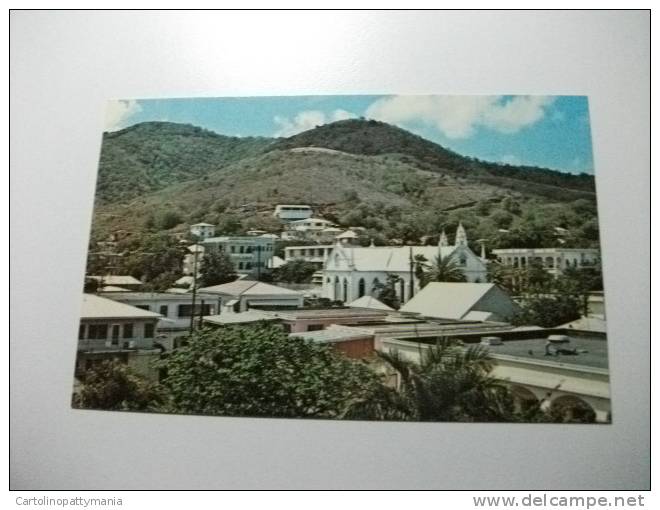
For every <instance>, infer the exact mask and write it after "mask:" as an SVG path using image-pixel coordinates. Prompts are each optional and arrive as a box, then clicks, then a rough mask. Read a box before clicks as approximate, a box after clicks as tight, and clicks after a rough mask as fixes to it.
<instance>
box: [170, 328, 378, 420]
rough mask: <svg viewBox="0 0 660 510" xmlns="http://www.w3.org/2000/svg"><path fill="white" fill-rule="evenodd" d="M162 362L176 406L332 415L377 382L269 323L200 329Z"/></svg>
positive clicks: (356, 365) (179, 409) (360, 367)
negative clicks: (219, 328)
mask: <svg viewBox="0 0 660 510" xmlns="http://www.w3.org/2000/svg"><path fill="white" fill-rule="evenodd" d="M163 366H164V368H166V370H167V377H166V378H165V380H164V385H165V387H166V389H167V391H168V393H169V396H170V401H169V410H170V411H172V412H176V413H196V414H214V415H227V416H272V417H289V418H293V417H298V418H303V417H317V418H339V417H342V416H343V414H344V413H345V412H346V411H347V409H348V407H349V406H350V405H351V404H352V402H354V401H355V400H362V399H364V398H365V397H366V395H367V394H368V393H369V392H370V391H372V388H373V386H374V385H376V384H378V377H377V376H376V374H375V373H374V372H372V371H371V370H370V369H369V368H368V367H367V366H366V365H365V364H363V363H360V362H356V361H353V360H350V359H348V358H346V357H344V356H342V355H340V354H338V353H335V352H334V351H333V350H332V349H331V347H330V346H328V345H319V344H314V343H311V342H308V341H305V340H303V339H301V338H289V336H288V335H287V334H286V333H284V331H283V330H282V329H281V328H279V327H277V326H271V325H263V326H257V327H244V328H241V327H229V328H223V329H221V330H213V329H203V330H201V331H198V332H196V333H195V334H194V335H192V336H191V337H190V338H189V339H188V342H187V343H186V344H185V345H184V346H183V347H181V348H179V349H177V350H176V351H174V352H173V353H172V354H171V355H170V356H169V357H168V358H167V360H166V361H165V362H164V363H163Z"/></svg>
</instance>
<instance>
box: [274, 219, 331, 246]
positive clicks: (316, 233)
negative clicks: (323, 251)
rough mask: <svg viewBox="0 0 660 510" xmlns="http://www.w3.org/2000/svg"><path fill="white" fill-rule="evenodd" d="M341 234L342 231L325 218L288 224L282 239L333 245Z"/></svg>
mask: <svg viewBox="0 0 660 510" xmlns="http://www.w3.org/2000/svg"><path fill="white" fill-rule="evenodd" d="M339 233H341V230H340V229H338V228H337V227H336V225H335V224H334V223H332V222H331V221H328V220H324V219H323V218H307V219H304V220H295V221H291V222H289V223H287V224H286V226H285V229H284V232H282V239H285V240H295V239H301V240H305V241H313V242H319V243H331V242H332V240H333V239H334V238H335V237H336V236H337V234H339Z"/></svg>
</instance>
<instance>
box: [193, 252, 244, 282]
mask: <svg viewBox="0 0 660 510" xmlns="http://www.w3.org/2000/svg"><path fill="white" fill-rule="evenodd" d="M198 262H199V264H200V265H199V268H200V276H199V278H198V280H197V285H198V286H199V287H210V286H211V285H221V284H223V283H229V282H233V281H234V280H235V279H236V278H237V275H236V270H235V269H234V263H233V262H232V260H231V258H230V257H229V255H227V254H226V253H224V252H221V251H220V250H213V249H209V250H205V251H204V256H203V257H202V260H201V261H198Z"/></svg>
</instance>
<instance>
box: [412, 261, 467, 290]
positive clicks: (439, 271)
mask: <svg viewBox="0 0 660 510" xmlns="http://www.w3.org/2000/svg"><path fill="white" fill-rule="evenodd" d="M421 281H422V283H423V284H424V285H426V284H427V283H429V282H464V281H465V275H464V274H463V270H462V269H461V267H460V266H459V265H458V264H457V263H456V261H455V260H454V258H453V257H452V256H451V255H448V256H446V257H443V256H442V255H440V254H438V255H437V256H436V257H435V260H434V261H433V264H432V265H431V267H430V268H429V269H428V271H425V273H424V276H423V278H422V280H421Z"/></svg>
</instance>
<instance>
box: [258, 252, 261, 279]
mask: <svg viewBox="0 0 660 510" xmlns="http://www.w3.org/2000/svg"><path fill="white" fill-rule="evenodd" d="M260 279H261V245H260V244H257V281H259V280H260Z"/></svg>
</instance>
